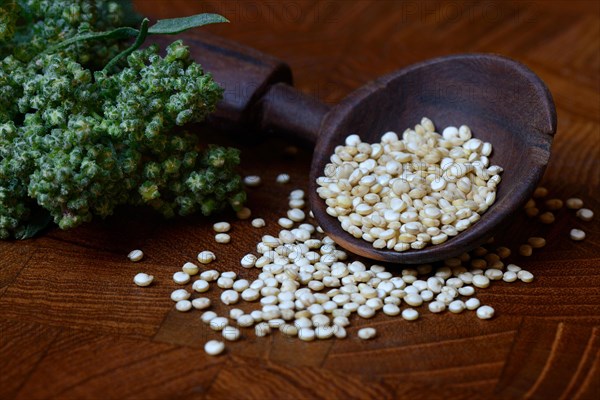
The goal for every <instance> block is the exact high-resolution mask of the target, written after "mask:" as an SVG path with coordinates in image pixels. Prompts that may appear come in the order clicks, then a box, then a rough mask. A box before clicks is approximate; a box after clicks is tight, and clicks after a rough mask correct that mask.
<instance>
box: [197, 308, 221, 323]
mask: <svg viewBox="0 0 600 400" xmlns="http://www.w3.org/2000/svg"><path fill="white" fill-rule="evenodd" d="M215 318H217V313H216V312H214V311H205V312H204V314H202V316H201V317H200V319H201V320H202V322H204V323H205V324H210V321H212V320H213V319H215Z"/></svg>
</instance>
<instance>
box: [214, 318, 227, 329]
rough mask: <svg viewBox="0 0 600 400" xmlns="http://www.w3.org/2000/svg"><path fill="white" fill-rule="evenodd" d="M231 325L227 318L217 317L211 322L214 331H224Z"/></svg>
mask: <svg viewBox="0 0 600 400" xmlns="http://www.w3.org/2000/svg"><path fill="white" fill-rule="evenodd" d="M228 324H229V320H228V319H227V318H225V317H215V318H213V319H211V320H210V329H212V330H213V331H222V330H223V329H224V328H225V327H226V326H227V325H228Z"/></svg>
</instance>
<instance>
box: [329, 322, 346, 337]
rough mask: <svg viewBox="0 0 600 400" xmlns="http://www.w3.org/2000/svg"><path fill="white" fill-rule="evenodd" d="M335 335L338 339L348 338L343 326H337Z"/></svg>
mask: <svg viewBox="0 0 600 400" xmlns="http://www.w3.org/2000/svg"><path fill="white" fill-rule="evenodd" d="M333 334H334V335H335V337H336V338H338V339H345V338H346V336H347V335H348V334H347V333H346V329H345V328H344V327H343V326H341V325H336V327H335V329H334V332H333Z"/></svg>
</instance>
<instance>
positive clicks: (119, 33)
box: [44, 26, 140, 53]
mask: <svg viewBox="0 0 600 400" xmlns="http://www.w3.org/2000/svg"><path fill="white" fill-rule="evenodd" d="M139 33H140V31H139V30H137V29H135V28H130V27H128V26H126V27H123V28H117V29H114V30H112V31H108V32H86V33H80V34H77V35H75V36H72V37H70V38H69V39H67V40H63V41H62V42H60V43H59V44H57V45H55V46H52V47H50V48H49V49H48V50H46V51H45V52H44V53H54V52H56V51H57V50H60V49H62V48H65V47H67V46H69V45H71V44H73V43H77V42H80V41H82V40H98V39H125V38H131V37H136V36H138V34H139Z"/></svg>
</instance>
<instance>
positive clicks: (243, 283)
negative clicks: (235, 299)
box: [232, 279, 250, 293]
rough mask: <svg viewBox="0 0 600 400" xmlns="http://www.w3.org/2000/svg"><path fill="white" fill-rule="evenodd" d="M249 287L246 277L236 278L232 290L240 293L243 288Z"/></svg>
mask: <svg viewBox="0 0 600 400" xmlns="http://www.w3.org/2000/svg"><path fill="white" fill-rule="evenodd" d="M249 287H250V282H248V281H247V280H246V279H238V280H237V281H234V282H233V286H232V288H233V290H235V291H236V292H238V293H242V292H243V291H244V290H246V289H248V288H249Z"/></svg>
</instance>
